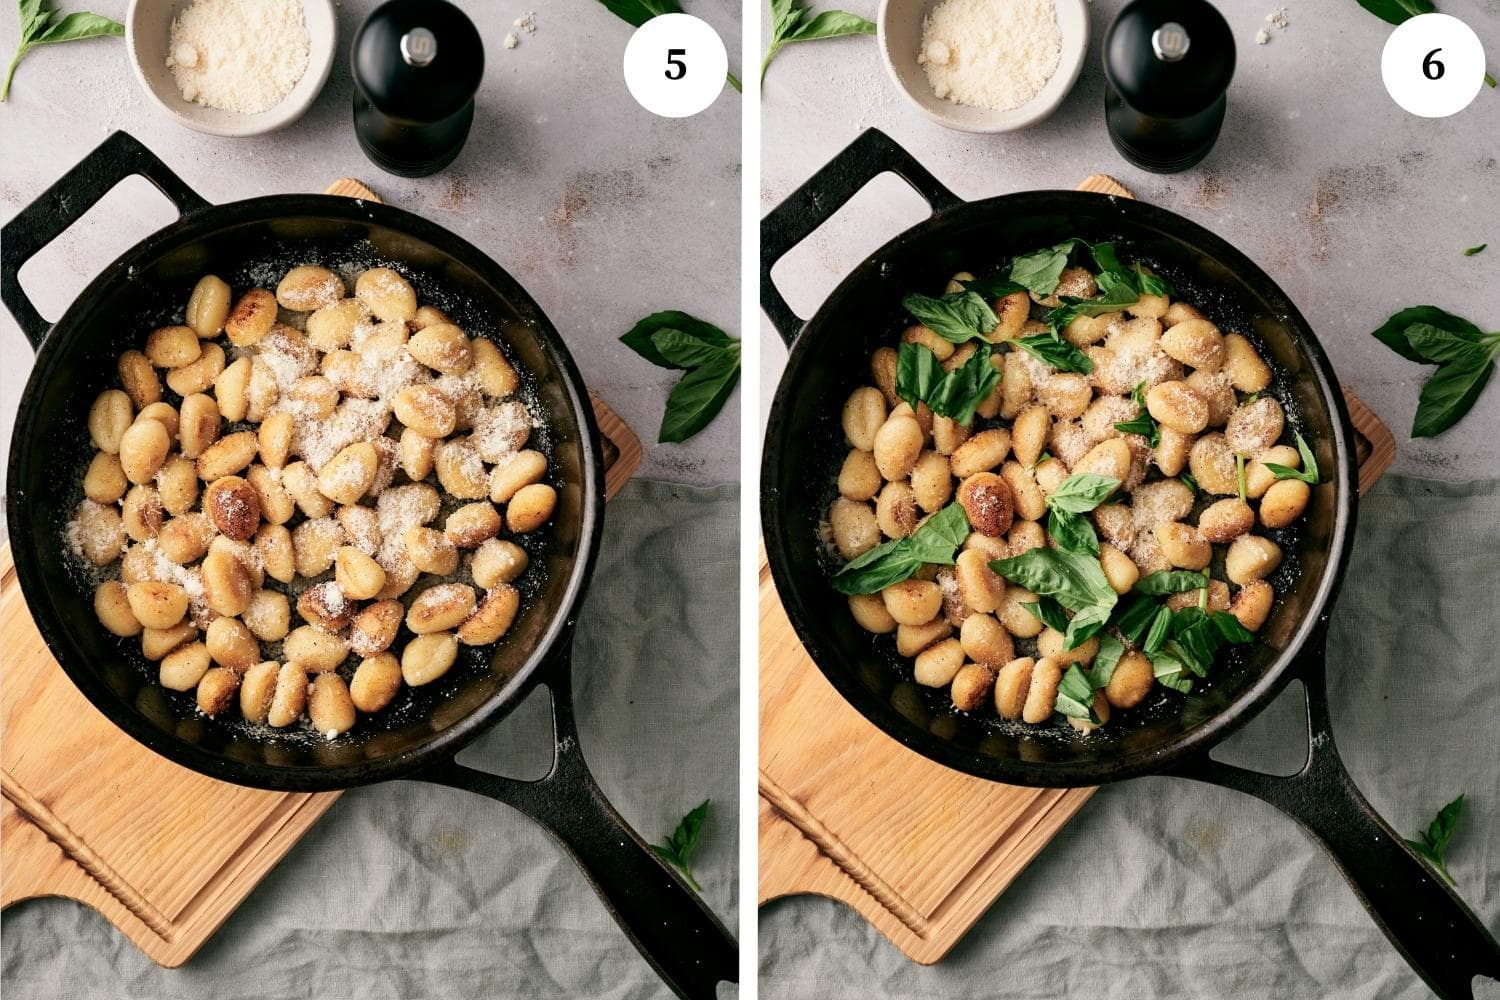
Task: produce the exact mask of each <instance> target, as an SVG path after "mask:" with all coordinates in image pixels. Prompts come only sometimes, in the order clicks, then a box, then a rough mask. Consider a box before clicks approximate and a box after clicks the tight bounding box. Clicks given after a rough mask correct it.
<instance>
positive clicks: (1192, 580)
mask: <svg viewBox="0 0 1500 1000" xmlns="http://www.w3.org/2000/svg"><path fill="white" fill-rule="evenodd" d="M1206 586H1208V574H1207V573H1206V572H1198V571H1194V570H1186V569H1164V570H1159V571H1158V572H1155V573H1151V574H1149V575H1147V576H1143V577H1141V578H1140V579H1139V580H1137V581H1136V582H1135V590H1136V591H1137V592H1139V593H1142V594H1150V595H1151V596H1152V597H1164V596H1167V595H1169V594H1180V593H1182V592H1183V591H1184V590H1198V589H1199V588H1202V587H1206Z"/></svg>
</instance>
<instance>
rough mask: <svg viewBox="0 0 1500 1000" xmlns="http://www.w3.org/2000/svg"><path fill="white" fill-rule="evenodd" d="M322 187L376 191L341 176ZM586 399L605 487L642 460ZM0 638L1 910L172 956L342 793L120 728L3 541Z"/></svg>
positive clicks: (635, 445) (631, 441)
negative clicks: (66, 651) (64, 660)
mask: <svg viewBox="0 0 1500 1000" xmlns="http://www.w3.org/2000/svg"><path fill="white" fill-rule="evenodd" d="M328 193H330V194H346V195H349V196H350V197H362V198H366V199H369V200H375V201H378V200H379V199H378V198H376V197H375V195H374V193H373V192H371V191H370V190H369V189H368V188H366V187H364V186H363V185H361V184H359V183H358V182H357V181H351V180H347V179H345V180H341V181H339V182H337V183H336V184H334V185H333V186H332V187H331V188H329V191H328ZM590 399H591V400H592V402H593V404H594V415H595V416H596V417H597V419H598V421H599V429H600V431H601V433H602V435H603V437H604V464H605V477H604V478H605V485H604V492H605V496H607V497H610V496H614V495H615V493H617V492H618V491H619V489H620V487H621V486H623V485H624V484H625V482H626V480H628V479H629V478H630V477H631V476H632V475H633V474H634V473H635V471H636V469H637V468H639V467H640V464H641V457H642V452H641V442H640V440H639V439H638V438H637V437H636V436H635V433H634V432H633V431H631V429H630V428H629V427H628V426H626V424H625V422H624V421H622V420H621V419H620V418H619V417H618V416H616V415H615V413H614V411H612V410H611V409H610V408H609V407H608V406H606V405H605V404H604V403H603V402H602V401H601V400H600V399H599V398H598V397H596V396H594V395H593V394H592V393H591V394H590ZM0 648H3V649H4V650H5V652H4V656H3V664H4V666H3V669H0V727H3V730H0V791H3V793H4V801H3V802H0V908H3V907H7V906H10V905H11V904H12V903H16V902H19V901H21V900H23V899H31V898H33V897H36V896H66V897H68V898H70V899H76V900H78V901H79V902H82V903H86V904H88V905H89V906H92V907H93V908H94V909H96V910H98V911H99V912H100V913H102V914H103V915H104V917H105V919H106V920H108V921H109V922H110V923H112V924H114V925H115V926H116V927H118V928H119V929H120V930H121V931H123V932H124V934H125V936H126V937H128V938H129V939H130V940H131V941H134V942H135V943H136V945H137V946H139V947H140V949H141V950H142V951H144V952H145V953H146V954H147V955H148V956H150V957H151V959H152V960H153V961H155V962H157V963H159V964H161V965H165V966H177V965H181V964H182V963H183V962H185V961H187V960H188V958H189V957H191V956H192V954H193V953H194V952H195V951H197V950H198V948H199V947H200V946H202V944H203V943H204V941H206V940H208V937H209V936H210V935H211V934H213V932H214V931H215V930H216V929H218V927H219V925H220V924H222V923H223V922H224V920H225V918H226V917H228V916H229V914H230V913H231V912H233V911H234V909H235V907H237V906H238V905H239V904H240V901H241V900H243V899H244V898H245V896H246V895H248V894H249V892H250V890H251V889H253V888H255V886H256V884H257V883H259V882H260V880H261V879H262V878H263V877H264V876H265V874H266V872H268V871H270V870H271V868H272V866H274V865H275V864H276V862H277V861H279V860H281V858H282V856H283V855H285V854H286V852H287V851H289V850H291V848H292V845H294V844H295V843H296V842H297V841H298V839H300V838H301V836H302V834H304V833H305V832H307V830H308V828H310V827H311V826H312V825H313V823H315V822H316V821H317V819H318V817H320V816H322V815H323V813H324V812H325V811H327V809H328V807H329V806H331V805H332V804H333V801H334V799H336V798H338V796H339V793H338V792H324V793H319V794H308V793H287V792H268V791H263V790H260V789H254V788H242V787H240V786H238V785H231V784H226V783H225V782H221V781H215V780H214V779H212V778H207V777H204V776H203V775H200V774H198V773H197V772H195V771H189V770H188V769H186V768H184V767H181V766H179V765H177V764H174V763H172V762H171V761H169V760H167V759H166V758H165V757H161V756H158V755H157V754H155V753H153V752H151V751H150V750H147V749H146V748H145V747H143V746H141V745H140V744H138V743H136V742H135V741H134V740H132V739H131V738H130V737H128V736H126V735H125V734H124V733H123V732H122V731H120V730H119V729H117V728H116V727H115V726H114V724H113V723H111V722H110V721H109V720H107V719H106V718H105V717H104V716H103V715H102V714H101V713H100V712H99V711H98V710H97V709H95V708H94V707H93V706H92V705H91V704H89V703H88V701H87V700H86V699H85V698H84V697H83V696H82V695H81V694H79V693H78V691H77V689H76V688H74V687H73V684H72V682H71V681H69V680H68V678H67V675H66V674H64V673H63V671H62V668H61V667H59V666H58V665H57V661H56V660H54V659H53V658H52V654H51V653H50V652H48V650H47V647H46V644H45V643H44V642H43V640H42V637H41V634H40V633H38V632H37V629H36V626H35V624H33V622H32V620H31V614H30V612H29V611H28V610H27V609H26V602H25V600H24V599H23V598H22V596H21V592H20V586H19V585H18V583H17V580H16V573H15V567H14V565H13V564H12V561H11V554H10V546H8V545H7V546H3V547H0Z"/></svg>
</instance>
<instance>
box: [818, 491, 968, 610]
mask: <svg viewBox="0 0 1500 1000" xmlns="http://www.w3.org/2000/svg"><path fill="white" fill-rule="evenodd" d="M967 537H969V518H968V515H966V514H965V513H964V509H963V507H961V506H959V505H958V504H956V503H954V504H949V505H948V506H947V507H944V508H943V509H942V510H940V511H938V512H937V513H936V514H934V515H932V516H931V517H929V518H928V519H927V520H926V521H924V522H922V524H921V526H920V527H918V528H917V530H916V531H914V532H912V533H911V534H910V535H907V536H906V537H905V538H893V539H891V540H890V541H889V542H885V543H883V544H881V545H877V546H875V547H874V548H873V549H871V550H870V551H868V552H866V553H864V554H863V555H860V556H856V557H855V558H854V559H851V560H850V561H849V562H848V563H846V564H845V565H844V567H843V568H842V569H840V570H839V571H838V572H837V573H835V574H834V575H833V587H834V589H835V590H837V591H838V592H839V593H841V594H873V593H875V592H876V591H879V590H884V589H885V588H886V587H889V586H890V585H891V584H893V583H900V582H901V581H902V580H906V579H909V578H910V577H911V575H912V574H913V573H915V572H916V571H917V570H919V569H921V568H922V566H923V565H925V564H927V563H933V564H936V565H940V566H951V565H953V555H954V553H955V552H957V551H958V547H959V546H960V545H962V544H963V543H964V539H965V538H967Z"/></svg>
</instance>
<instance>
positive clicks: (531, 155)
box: [0, 0, 741, 531]
mask: <svg viewBox="0 0 1500 1000" xmlns="http://www.w3.org/2000/svg"><path fill="white" fill-rule="evenodd" d="M461 3H462V6H464V7H465V8H466V10H467V12H468V13H469V14H470V15H471V16H472V17H473V18H474V20H475V22H476V23H477V25H478V27H479V29H480V32H481V35H482V36H483V39H484V42H485V48H486V59H485V63H486V65H485V74H484V83H483V85H482V87H481V90H480V93H479V99H478V113H477V118H476V121H475V125H474V129H473V132H472V134H471V136H470V138H469V142H468V145H467V146H466V147H465V149H464V151H463V153H462V154H461V155H460V156H459V158H458V160H457V161H455V162H454V163H453V164H452V165H451V166H450V167H449V168H448V169H447V170H445V171H443V172H441V173H439V174H437V175H436V176H433V177H428V178H423V179H419V180H412V179H407V178H401V177H395V176H392V175H389V174H386V173H383V172H382V171H381V170H380V169H379V168H377V167H376V166H375V165H374V164H372V163H371V162H370V161H369V160H367V159H366V158H365V156H364V154H363V153H362V152H361V151H360V149H359V146H358V144H357V142H356V141H355V137H354V131H353V128H352V125H351V119H350V100H351V95H352V92H353V84H352V82H351V79H350V76H349V67H348V61H347V56H340V57H339V58H337V59H336V60H335V63H334V67H333V71H332V74H331V75H330V77H329V80H328V82H327V85H326V86H325V87H324V89H323V92H322V93H321V95H320V96H319V97H318V99H317V101H316V103H315V104H314V105H313V106H312V108H310V109H309V110H308V112H307V114H306V115H305V116H303V117H302V118H301V119H300V120H298V121H297V122H296V123H294V124H292V125H291V126H289V127H287V128H286V129H283V130H282V131H280V132H276V133H272V134H270V135H267V136H261V137H257V138H249V139H224V138H217V137H214V136H208V135H201V134H199V133H197V132H192V131H189V130H187V129H184V128H182V127H181V126H179V125H177V124H176V123H174V122H172V121H170V120H168V119H167V118H166V117H165V115H163V114H162V113H160V112H159V111H158V110H157V108H156V106H155V105H154V104H153V103H151V102H150V100H149V99H148V98H147V96H146V95H145V93H144V92H143V91H142V90H141V89H140V87H139V85H138V84H137V82H136V79H135V75H134V72H133V70H132V69H131V66H130V63H129V56H128V53H127V50H126V46H125V40H124V39H102V40H96V41H87V42H77V43H69V44H65V45H47V46H41V47H38V48H35V49H33V50H32V51H31V52H30V53H29V54H28V55H27V56H26V58H25V59H24V60H23V62H22V63H21V65H20V68H19V69H18V70H17V72H16V77H15V82H14V84H13V85H12V88H11V93H10V99H9V101H8V102H6V103H5V104H3V105H0V147H3V155H0V217H3V218H7V219H8V218H10V217H11V216H13V215H14V214H15V213H16V212H17V211H19V210H20V209H21V208H22V207H23V206H24V205H26V204H27V203H29V202H30V201H31V200H32V199H33V198H35V197H36V196H37V195H38V194H39V193H41V192H42V191H43V190H45V189H46V188H47V187H48V186H49V185H50V184H52V183H53V182H54V181H55V180H57V178H58V177H60V176H61V175H62V174H63V173H64V172H66V171H67V170H68V169H69V168H70V167H72V166H73V165H74V164H75V163H76V162H78V160H80V159H81V158H82V157H83V156H84V155H85V154H87V153H88V152H89V151H90V150H91V149H93V148H94V147H95V146H96V145H98V144H99V143H100V142H102V141H103V140H104V139H105V138H106V137H107V136H108V135H109V134H110V133H111V132H113V131H115V130H117V129H124V130H126V131H128V132H130V133H131V134H133V135H134V136H135V137H136V138H138V139H140V140H141V141H142V142H143V143H145V144H146V146H148V147H149V148H150V149H151V150H153V151H154V152H155V153H156V154H157V155H158V156H160V157H161V158H162V159H163V160H165V161H166V163H167V164H168V165H169V166H170V167H171V168H172V169H173V170H175V171H176V172H177V173H178V174H179V175H180V176H181V177H182V178H183V179H184V180H185V181H186V182H187V183H188V184H189V185H190V186H191V187H193V188H194V189H195V190H197V191H198V192H199V193H200V194H202V195H203V196H204V197H205V198H207V199H208V200H209V201H211V202H216V203H217V202H225V201H232V200H236V199H240V198H248V197H252V196H256V195H264V194H272V193H278V192H307V191H322V190H323V189H324V188H325V187H327V186H328V185H329V184H330V183H331V182H333V181H334V180H336V179H337V178H339V177H345V176H349V177H355V178H357V179H359V180H361V181H363V182H364V183H365V184H367V185H369V186H370V187H371V188H373V189H374V190H375V191H376V193H377V194H379V195H380V196H381V197H382V199H384V200H385V201H387V202H389V203H391V204H393V205H397V206H399V207H401V208H404V209H407V210H408V211H412V212H415V213H417V214H418V215H422V216H424V217H426V218H428V219H430V220H432V221H434V222H436V223H438V224H440V225H442V226H445V227H447V228H449V229H451V230H453V231H454V232H455V233H457V234H459V235H460V236H462V237H464V238H465V239H467V240H469V241H470V242H472V243H474V244H475V245H476V246H478V247H479V248H480V249H481V250H483V251H484V252H485V253H487V254H489V255H490V256H492V257H493V258H494V259H495V260H496V261H498V262H499V263H500V265H501V266H502V267H504V268H505V269H506V270H508V271H509V272H510V273H511V274H512V275H513V276H514V277H515V278H516V279H517V280H518V281H519V282H520V283H521V285H522V286H523V287H525V288H526V290H527V291H528V292H530V293H531V295H532V297H533V298H535V299H536V300H537V302H538V303H539V304H540V305H541V307H542V308H543V309H544V310H545V311H546V312H547V314H548V315H549V316H550V317H551V319H552V321H553V323H554V325H555V326H556V327H557V328H558V330H559V331H561V333H562V335H563V337H564V338H565V339H566V341H567V342H568V344H569V347H570V348H571V350H572V353H573V355H574V357H575V358H576V359H577V362H578V365H579V367H580V368H581V369H582V371H583V376H584V380H585V381H586V382H587V383H588V385H589V387H590V388H592V389H593V390H595V391H596V392H597V393H598V394H599V395H600V396H601V397H602V398H604V399H605V400H606V401H607V402H608V403H609V405H610V406H611V407H613V408H614V409H615V410H616V412H618V413H619V414H620V415H621V416H622V417H623V418H624V419H625V420H626V422H627V423H629V424H630V425H631V427H632V428H634V429H635V431H636V432H637V433H638V434H639V435H640V437H641V440H642V442H643V443H644V444H645V447H646V457H645V462H644V464H643V466H642V468H641V471H640V473H639V474H640V475H642V476H646V477H651V478H659V479H667V480H675V481H678V482H684V483H689V484H694V485H708V484H714V483H723V482H731V481H734V480H736V479H738V477H739V426H738V414H739V399H740V394H739V393H738V392H736V394H735V396H734V398H732V399H731V400H730V402H729V404H728V405H727V406H726V407H725V409H724V411H723V413H722V414H721V415H720V416H719V418H718V419H717V420H715V421H714V423H713V424H712V425H710V426H709V427H708V428H707V429H706V430H705V431H703V432H702V433H701V434H699V435H698V436H697V437H695V438H693V439H692V440H690V441H688V442H686V443H683V444H672V445H658V444H656V443H655V442H656V432H657V429H658V426H659V425H660V422H661V415H662V410H663V407H664V405H665V401H666V396H667V393H668V391H670V389H671V387H672V385H673V384H674V383H675V381H676V378H677V373H676V372H667V371H663V370H661V369H658V368H655V367H652V366H651V365H650V364H648V363H647V362H645V361H644V360H642V359H641V358H638V357H637V356H636V355H635V354H634V353H632V352H631V351H630V350H629V349H627V348H626V347H625V346H624V345H622V344H620V343H619V340H618V338H619V337H620V335H621V334H623V333H624V332H625V331H626V330H628V329H629V328H630V327H631V325H632V324H633V323H634V322H635V321H636V320H638V319H640V318H641V317H643V316H645V315H647V314H648V313H651V312H655V311H657V310H661V309H682V310H684V311H687V312H690V313H692V314H694V315H696V316H699V317H701V318H703V319H705V320H707V321H709V322H711V323H714V324H716V325H718V326H720V327H722V328H723V329H724V330H726V331H727V332H729V333H730V334H731V335H735V336H738V335H739V334H740V330H739V329H738V326H739V303H740V299H739V270H738V263H737V262H738V260H739V257H738V254H739V246H740V225H739V219H740V215H739V204H740V183H741V180H740V178H741V173H740V115H741V97H740V96H739V95H738V94H736V93H735V92H734V91H733V90H730V89H728V88H727V87H726V88H725V90H724V92H723V93H722V94H721V95H720V96H719V98H718V100H717V101H716V102H715V103H714V104H713V105H712V106H711V107H710V108H709V109H708V110H706V111H704V112H702V113H701V114H698V115H696V116H694V117H692V118H685V119H665V118H657V117H656V116H654V115H652V114H651V113H649V112H647V111H646V110H645V109H643V108H641V107H640V106H639V105H637V104H636V103H635V101H634V100H633V99H632V98H631V96H630V94H629V93H628V91H627V90H626V89H625V83H624V79H623V77H622V75H621V72H620V65H621V57H622V54H623V52H624V49H625V44H626V42H627V41H628V40H629V38H630V34H631V31H632V29H631V28H630V26H629V25H628V24H626V23H625V22H624V21H621V20H619V19H618V18H616V17H614V16H613V15H612V14H610V13H609V11H608V10H607V9H606V8H605V7H604V6H603V5H602V4H601V3H598V2H595V0H570V2H568V3H566V4H561V3H559V4H545V5H543V4H534V3H533V4H523V3H520V2H516V3H508V4H493V3H483V4H481V3H476V2H472V0H461ZM66 6H67V7H68V9H75V8H78V7H79V6H80V5H78V4H71V5H66ZM87 6H88V7H89V8H90V9H93V10H96V11H98V12H99V13H102V14H106V15H108V16H111V17H114V18H116V19H122V18H123V17H124V14H125V8H126V3H125V0H91V2H90V3H89V4H88V5H87ZM376 6H377V0H341V3H340V4H339V6H338V8H337V11H338V32H339V40H338V43H337V44H338V46H339V49H340V51H341V52H346V51H347V47H348V45H349V44H350V41H351V40H352V38H353V37H354V32H355V31H356V30H357V28H358V27H359V24H360V22H361V20H362V19H363V18H364V16H365V15H366V14H367V13H368V12H369V11H370V10H372V9H373V8H374V7H376ZM698 7H699V8H700V9H699V10H698V13H699V14H700V15H701V16H702V17H704V18H705V19H706V20H707V21H709V23H711V24H712V25H713V26H714V27H715V28H716V29H717V30H718V31H719V33H720V36H721V37H722V38H723V39H724V41H725V44H726V46H727V47H728V48H729V51H730V53H731V61H730V65H731V68H732V69H734V70H738V69H739V58H738V51H739V34H740V32H739V28H740V22H739V17H740V13H739V6H738V5H736V4H724V5H717V4H699V5H698ZM532 9H535V10H536V23H537V30H536V31H535V33H532V34H525V33H520V44H519V45H518V46H517V47H516V48H514V49H506V48H505V47H504V45H503V43H502V39H503V38H504V36H505V34H506V32H507V31H509V30H510V26H511V22H512V21H513V20H514V19H515V18H516V17H518V16H519V15H521V14H522V13H524V12H526V11H527V10H532ZM16 37H17V21H16V6H15V4H14V3H8V4H4V5H0V40H3V45H4V46H5V50H6V52H7V54H8V53H9V52H10V51H11V45H12V44H13V40H14V39H15V38H16ZM174 217H175V210H174V209H173V208H172V207H171V205H170V203H168V202H167V201H166V199H165V198H163V197H162V196H161V195H159V194H158V193H157V192H156V191H155V189H154V188H152V187H151V186H150V185H149V184H148V183H147V182H146V181H144V180H141V179H140V178H132V179H131V180H128V181H126V182H125V183H123V184H121V185H120V186H119V187H117V188H116V189H115V191H114V192H112V193H111V194H110V195H109V196H107V197H106V198H105V199H104V201H103V202H101V203H100V205H99V206H97V207H96V208H95V209H94V210H93V211H91V212H90V213H89V214H88V215H87V216H86V217H85V218H84V219H83V220H82V222H81V223H80V224H79V225H77V226H75V227H74V228H73V229H71V230H69V231H68V232H67V233H66V234H64V235H63V236H62V237H61V238H59V239H58V240H57V241H55V242H54V243H53V244H52V245H51V246H50V247H48V248H47V249H46V250H44V251H43V253H42V254H39V255H38V257H37V258H35V259H34V261H33V263H32V264H30V265H29V266H28V267H26V268H25V269H23V271H22V275H21V278H22V280H21V286H22V287H23V288H24V289H25V290H26V291H27V292H28V294H30V295H31V296H32V297H33V300H34V301H35V302H36V303H37V305H38V306H39V308H40V310H41V312H42V315H43V316H45V317H47V318H48V319H56V318H57V317H58V316H60V315H61V314H62V312H63V310H64V309H65V308H66V306H67V305H68V304H69V303H70V302H71V301H72V299H73V298H74V297H75V296H76V295H77V294H78V293H79V292H80V291H81V290H82V289H83V288H84V286H85V285H86V284H87V283H88V281H90V280H91V279H92V278H93V277H94V276H95V275H96V274H97V273H98V272H99V271H100V270H102V269H103V268H104V267H105V266H106V265H107V264H108V263H109V262H110V261H112V260H113V259H114V258H115V257H116V256H118V255H119V254H120V253H121V252H123V251H124V250H126V249H128V248H129V247H130V246H132V245H134V244H135V243H136V242H137V241H139V240H140V239H142V238H144V237H145V236H147V235H149V234H150V233H152V232H153V231H155V230H156V229H158V228H160V227H162V226H164V225H166V224H168V223H169V222H171V221H172V219H173V218H174ZM0 359H3V362H4V363H3V364H0V451H3V452H4V453H8V451H9V447H10V434H11V428H12V427H13V425H14V421H15V416H16V409H17V406H18V401H19V397H20V393H21V390H22V388H23V387H24V385H25V380H26V376H27V374H28V371H29V369H30V366H31V348H30V346H29V345H28V344H27V342H26V339H25V337H23V336H22V334H21V332H20V329H19V328H18V327H17V326H16V324H15V322H14V321H13V320H12V319H11V317H10V315H9V314H8V313H0ZM0 464H3V463H0ZM0 531H3V529H0Z"/></svg>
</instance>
